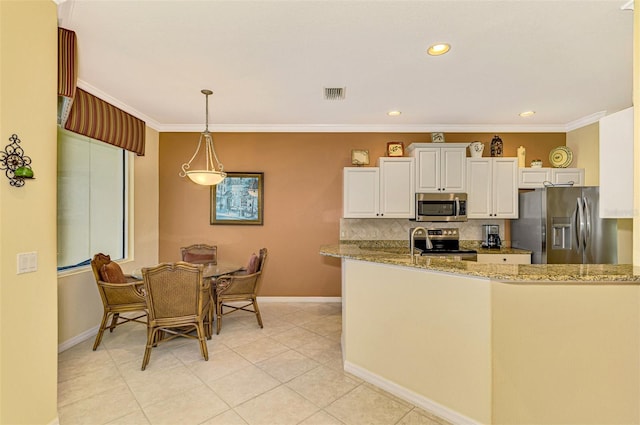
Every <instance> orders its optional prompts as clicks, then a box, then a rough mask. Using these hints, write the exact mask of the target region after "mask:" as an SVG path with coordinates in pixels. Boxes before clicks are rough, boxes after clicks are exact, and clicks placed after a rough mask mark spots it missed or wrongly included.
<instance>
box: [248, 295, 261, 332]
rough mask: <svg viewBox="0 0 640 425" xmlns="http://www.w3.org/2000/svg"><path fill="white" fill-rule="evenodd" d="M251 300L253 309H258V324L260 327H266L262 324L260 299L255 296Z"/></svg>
mask: <svg viewBox="0 0 640 425" xmlns="http://www.w3.org/2000/svg"><path fill="white" fill-rule="evenodd" d="M251 301H252V302H253V309H254V310H255V311H256V319H258V325H260V328H264V326H262V316H261V315H260V309H259V308H258V301H257V300H256V299H255V298H254V299H252V300H251Z"/></svg>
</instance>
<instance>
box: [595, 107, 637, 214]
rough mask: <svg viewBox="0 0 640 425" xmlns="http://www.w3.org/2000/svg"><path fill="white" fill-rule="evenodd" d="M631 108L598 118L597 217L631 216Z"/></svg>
mask: <svg viewBox="0 0 640 425" xmlns="http://www.w3.org/2000/svg"><path fill="white" fill-rule="evenodd" d="M633 155H634V154H633V107H631V108H627V109H624V110H622V111H620V112H616V113H615V114H611V115H608V116H606V117H603V118H601V119H600V211H599V212H600V217H604V218H632V217H633Z"/></svg>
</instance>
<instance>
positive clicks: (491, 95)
mask: <svg viewBox="0 0 640 425" xmlns="http://www.w3.org/2000/svg"><path fill="white" fill-rule="evenodd" d="M58 1H61V0H58ZM626 3H628V0H599V1H598V0H562V1H561V0H557V1H550V0H547V1H545V0H535V1H529V0H510V1H498V0H495V1H494V0H470V1H463V0H446V1H436V0H424V1H415V0H414V1H399V0H398V1H393V0H391V1H351V0H337V1H311V0H298V1H293V0H291V1H286V0H284V1H283V0H277V1H271V0H260V1H244V0H234V1H232V0H199V1H178V0H156V1H150V0H146V1H143V0H118V1H115V0H67V1H66V2H63V3H61V4H60V5H59V21H60V26H62V27H64V28H68V29H71V30H73V31H75V32H76V33H77V36H78V57H79V66H78V73H79V86H80V87H82V88H84V89H86V90H87V91H89V92H91V93H93V94H95V95H97V96H99V97H102V98H104V99H105V100H108V101H110V102H112V103H114V104H115V105H116V106H119V107H120V108H122V109H124V110H126V111H128V112H130V113H132V114H134V115H136V116H138V117H139V118H141V119H144V120H145V121H147V124H148V125H150V126H151V127H153V128H156V129H157V130H160V131H201V130H202V129H203V128H204V119H205V113H204V107H205V99H204V95H202V94H201V93H200V90H201V89H203V88H209V89H211V90H213V92H214V94H213V96H212V97H211V98H210V129H211V130H213V131H399V132H403V131H416V132H422V131H425V132H429V131H489V132H493V131H566V130H568V129H572V128H577V127H580V126H581V125H584V124H587V123H589V122H592V121H594V120H596V119H597V118H598V117H600V116H602V115H603V114H605V113H613V112H616V111H619V110H621V109H624V108H627V107H629V106H631V92H632V64H633V60H632V59H633V58H632V48H633V11H631V10H623V9H622V6H623V5H625V4H626ZM435 42H448V43H450V44H451V45H452V48H451V51H450V52H449V53H448V54H447V55H444V56H441V57H432V56H429V55H427V54H426V53H425V51H426V49H427V47H428V46H429V45H430V44H432V43H435ZM324 87H346V99H344V100H331V101H330V100H325V99H324V97H323V94H324V93H323V91H324ZM394 109H397V110H400V111H402V114H401V115H400V116H399V117H389V116H387V114H386V113H387V112H388V111H390V110H394ZM530 109H532V110H535V111H536V112H537V113H536V114H535V115H534V116H533V117H530V118H526V119H524V118H521V117H519V116H518V113H519V112H521V111H525V110H530Z"/></svg>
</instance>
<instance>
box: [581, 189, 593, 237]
mask: <svg viewBox="0 0 640 425" xmlns="http://www.w3.org/2000/svg"><path fill="white" fill-rule="evenodd" d="M582 200H583V201H584V239H583V242H582V244H583V245H584V247H585V249H586V248H587V244H588V243H589V240H590V239H591V212H590V211H589V202H588V201H587V198H582Z"/></svg>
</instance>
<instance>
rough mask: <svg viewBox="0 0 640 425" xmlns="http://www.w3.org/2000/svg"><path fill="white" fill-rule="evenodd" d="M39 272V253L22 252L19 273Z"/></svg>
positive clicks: (19, 257) (19, 259) (19, 256)
mask: <svg viewBox="0 0 640 425" xmlns="http://www.w3.org/2000/svg"><path fill="white" fill-rule="evenodd" d="M37 270H38V253H37V252H36V251H34V252H21V253H19V254H18V273H17V274H21V273H31V272H35V271H37Z"/></svg>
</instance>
